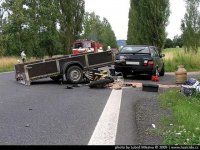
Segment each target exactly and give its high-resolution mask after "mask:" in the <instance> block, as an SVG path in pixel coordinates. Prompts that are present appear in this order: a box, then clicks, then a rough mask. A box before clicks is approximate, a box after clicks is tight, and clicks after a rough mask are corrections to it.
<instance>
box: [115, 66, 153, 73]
mask: <svg viewBox="0 0 200 150" xmlns="http://www.w3.org/2000/svg"><path fill="white" fill-rule="evenodd" d="M115 71H116V72H126V73H130V74H152V73H154V72H155V69H154V67H150V66H135V65H132V66H120V65H115Z"/></svg>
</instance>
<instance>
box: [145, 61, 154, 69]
mask: <svg viewBox="0 0 200 150" xmlns="http://www.w3.org/2000/svg"><path fill="white" fill-rule="evenodd" d="M144 66H150V67H153V66H154V62H153V60H145V61H144Z"/></svg>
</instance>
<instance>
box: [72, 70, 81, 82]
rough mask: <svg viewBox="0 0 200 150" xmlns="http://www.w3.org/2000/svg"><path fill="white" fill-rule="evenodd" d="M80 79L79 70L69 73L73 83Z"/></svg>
mask: <svg viewBox="0 0 200 150" xmlns="http://www.w3.org/2000/svg"><path fill="white" fill-rule="evenodd" d="M80 77H81V72H80V71H79V70H73V71H71V73H70V79H71V80H73V81H78V80H79V79H80Z"/></svg>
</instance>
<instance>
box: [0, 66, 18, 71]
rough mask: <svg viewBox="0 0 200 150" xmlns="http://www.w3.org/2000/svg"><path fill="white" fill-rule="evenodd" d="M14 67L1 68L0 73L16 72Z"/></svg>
mask: <svg viewBox="0 0 200 150" xmlns="http://www.w3.org/2000/svg"><path fill="white" fill-rule="evenodd" d="M14 70H15V69H14V66H13V65H11V66H7V67H6V68H5V67H0V72H9V71H14Z"/></svg>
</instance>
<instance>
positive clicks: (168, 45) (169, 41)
mask: <svg viewBox="0 0 200 150" xmlns="http://www.w3.org/2000/svg"><path fill="white" fill-rule="evenodd" d="M173 46H174V45H173V41H172V40H171V39H169V38H167V39H166V41H165V46H164V48H172V47H173Z"/></svg>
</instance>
